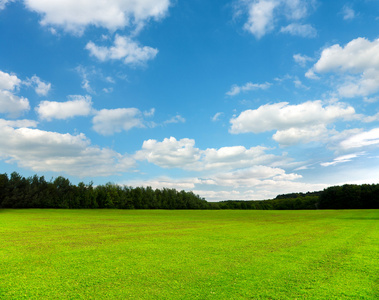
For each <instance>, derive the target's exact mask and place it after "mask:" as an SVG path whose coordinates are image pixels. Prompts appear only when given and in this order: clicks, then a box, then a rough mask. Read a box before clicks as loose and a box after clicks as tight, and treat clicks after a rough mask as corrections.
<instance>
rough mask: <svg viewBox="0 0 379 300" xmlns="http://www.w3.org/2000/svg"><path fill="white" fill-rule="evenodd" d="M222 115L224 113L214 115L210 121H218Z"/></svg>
mask: <svg viewBox="0 0 379 300" xmlns="http://www.w3.org/2000/svg"><path fill="white" fill-rule="evenodd" d="M223 115H224V113H222V112H218V113H216V114H215V115H214V116H213V117H212V121H213V122H216V121H218V120H219V119H220V118H221V116H223Z"/></svg>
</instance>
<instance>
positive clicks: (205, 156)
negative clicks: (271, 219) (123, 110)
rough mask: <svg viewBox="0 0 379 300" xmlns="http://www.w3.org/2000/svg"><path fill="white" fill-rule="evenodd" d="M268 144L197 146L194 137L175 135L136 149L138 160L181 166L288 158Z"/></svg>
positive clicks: (203, 167)
mask: <svg viewBox="0 0 379 300" xmlns="http://www.w3.org/2000/svg"><path fill="white" fill-rule="evenodd" d="M266 150H268V149H267V148H265V147H261V146H257V147H251V148H250V149H246V148H245V147H243V146H233V147H222V148H219V149H214V148H208V149H205V150H200V149H199V148H196V147H195V140H193V139H188V138H184V139H181V140H176V139H175V138H174V137H170V138H165V139H164V140H163V141H162V142H158V141H157V140H147V141H144V143H143V146H142V150H140V151H138V152H136V154H135V158H136V159H137V160H147V161H149V162H150V163H154V164H156V165H158V166H160V167H163V168H182V169H186V170H196V171H204V170H216V169H222V170H231V169H236V168H242V167H247V166H254V165H260V164H274V163H276V164H277V163H280V162H282V163H283V162H284V161H286V160H287V158H286V157H283V156H275V155H272V154H267V153H265V151H266Z"/></svg>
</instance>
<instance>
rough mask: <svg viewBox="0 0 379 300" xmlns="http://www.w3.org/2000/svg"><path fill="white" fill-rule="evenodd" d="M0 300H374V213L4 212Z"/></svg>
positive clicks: (0, 213)
mask: <svg viewBox="0 0 379 300" xmlns="http://www.w3.org/2000/svg"><path fill="white" fill-rule="evenodd" d="M0 299H379V211H378V210H335V211H333V210H326V211H230V210H229V211H178V210H177V211H165V210H37V209H35V210H0Z"/></svg>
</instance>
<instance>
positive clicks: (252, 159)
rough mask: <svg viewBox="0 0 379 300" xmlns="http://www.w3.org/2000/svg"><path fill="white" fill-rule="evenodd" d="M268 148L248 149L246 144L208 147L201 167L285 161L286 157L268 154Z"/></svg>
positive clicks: (225, 166) (209, 168)
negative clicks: (216, 147)
mask: <svg viewBox="0 0 379 300" xmlns="http://www.w3.org/2000/svg"><path fill="white" fill-rule="evenodd" d="M267 150H268V148H265V147H262V146H256V147H251V148H249V149H246V148H245V147H244V146H232V147H221V148H219V149H215V148H208V149H206V150H204V151H202V160H201V168H202V169H205V170H212V169H223V170H230V169H235V168H242V167H246V166H254V165H260V164H272V163H274V162H279V161H284V160H285V159H286V158H285V157H278V156H275V155H272V154H267V153H266V151H267Z"/></svg>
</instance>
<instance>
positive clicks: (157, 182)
mask: <svg viewBox="0 0 379 300" xmlns="http://www.w3.org/2000/svg"><path fill="white" fill-rule="evenodd" d="M199 182H201V180H200V179H198V178H180V179H177V178H176V179H175V178H170V177H166V176H162V177H158V178H154V179H148V180H136V179H134V180H129V181H128V182H126V183H124V184H126V185H128V186H143V187H148V186H150V187H152V188H153V189H163V188H169V189H176V190H179V191H180V190H193V189H194V188H195V185H196V184H197V183H199Z"/></svg>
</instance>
